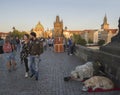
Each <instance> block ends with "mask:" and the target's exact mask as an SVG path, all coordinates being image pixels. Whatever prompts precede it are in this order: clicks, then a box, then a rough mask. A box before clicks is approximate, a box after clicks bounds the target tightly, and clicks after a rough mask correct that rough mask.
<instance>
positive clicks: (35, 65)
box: [28, 55, 40, 78]
mask: <svg viewBox="0 0 120 95" xmlns="http://www.w3.org/2000/svg"><path fill="white" fill-rule="evenodd" d="M28 61H29V66H30V71H31V74H32V75H35V77H36V78H38V70H39V62H40V56H33V55H30V56H29V57H28Z"/></svg>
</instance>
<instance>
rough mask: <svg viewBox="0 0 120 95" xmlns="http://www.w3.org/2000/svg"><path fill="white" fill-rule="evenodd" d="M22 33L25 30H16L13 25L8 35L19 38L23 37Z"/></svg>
mask: <svg viewBox="0 0 120 95" xmlns="http://www.w3.org/2000/svg"><path fill="white" fill-rule="evenodd" d="M24 34H26V32H25V31H22V32H21V31H19V30H17V29H16V28H15V27H13V31H12V32H11V31H10V32H9V35H10V36H12V37H19V38H21V37H23V35H24Z"/></svg>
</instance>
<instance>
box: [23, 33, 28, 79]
mask: <svg viewBox="0 0 120 95" xmlns="http://www.w3.org/2000/svg"><path fill="white" fill-rule="evenodd" d="M29 53H30V43H29V35H28V34H25V35H24V43H23V46H22V51H21V59H22V60H23V61H24V64H25V71H26V72H25V77H26V78H27V77H28V72H29V67H28V54H29Z"/></svg>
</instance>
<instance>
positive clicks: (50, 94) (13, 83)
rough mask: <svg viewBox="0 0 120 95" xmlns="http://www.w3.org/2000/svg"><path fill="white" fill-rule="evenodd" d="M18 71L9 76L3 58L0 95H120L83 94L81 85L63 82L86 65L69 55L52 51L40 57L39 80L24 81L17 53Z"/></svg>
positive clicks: (118, 94) (117, 94)
mask: <svg viewBox="0 0 120 95" xmlns="http://www.w3.org/2000/svg"><path fill="white" fill-rule="evenodd" d="M16 60H17V70H16V71H12V72H8V71H7V69H6V60H5V57H4V54H3V55H2V56H1V57H0V95H120V92H117V91H114V92H99V93H98V92H97V93H95V92H94V93H88V92H82V91H81V89H82V83H81V82H78V81H69V82H64V80H63V78H64V77H65V76H68V75H69V74H70V72H71V71H72V70H73V69H74V68H75V67H76V66H78V65H81V64H83V62H82V61H81V60H80V59H79V58H77V57H76V56H74V55H73V56H68V55H67V53H54V52H53V51H51V50H47V51H45V52H44V53H43V54H42V55H41V62H40V64H39V80H38V81H35V80H34V79H31V78H25V77H24V74H25V67H24V64H20V61H19V54H18V53H16Z"/></svg>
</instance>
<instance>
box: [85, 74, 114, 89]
mask: <svg viewBox="0 0 120 95" xmlns="http://www.w3.org/2000/svg"><path fill="white" fill-rule="evenodd" d="M84 87H85V88H92V90H93V91H94V90H95V89H96V88H102V89H104V90H109V89H112V88H114V84H113V82H112V81H111V80H110V79H108V78H106V77H103V76H94V77H91V78H90V79H88V80H86V81H85V82H84Z"/></svg>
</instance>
